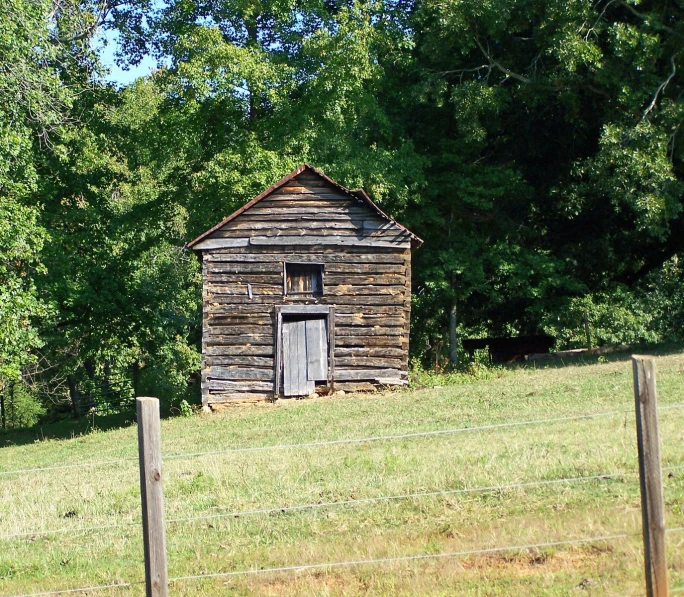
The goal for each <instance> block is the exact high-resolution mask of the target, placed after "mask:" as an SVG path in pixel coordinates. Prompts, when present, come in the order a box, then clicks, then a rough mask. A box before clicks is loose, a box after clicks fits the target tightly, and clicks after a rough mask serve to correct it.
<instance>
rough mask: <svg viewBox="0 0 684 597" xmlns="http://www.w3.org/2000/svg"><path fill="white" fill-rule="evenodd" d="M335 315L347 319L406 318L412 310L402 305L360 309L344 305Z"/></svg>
mask: <svg viewBox="0 0 684 597" xmlns="http://www.w3.org/2000/svg"><path fill="white" fill-rule="evenodd" d="M335 315H339V316H340V317H346V318H350V317H357V318H358V317H381V316H386V315H389V316H392V317H404V318H406V317H408V316H409V315H410V309H407V308H404V307H402V306H401V305H399V306H393V305H363V306H362V307H361V308H359V309H357V308H356V307H355V306H354V305H344V306H340V308H339V310H336V311H335Z"/></svg>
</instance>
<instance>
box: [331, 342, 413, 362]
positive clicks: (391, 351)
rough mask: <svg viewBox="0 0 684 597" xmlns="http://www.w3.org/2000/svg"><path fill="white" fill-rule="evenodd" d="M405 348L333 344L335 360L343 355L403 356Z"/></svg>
mask: <svg viewBox="0 0 684 597" xmlns="http://www.w3.org/2000/svg"><path fill="white" fill-rule="evenodd" d="M405 354H406V350H405V349H403V348H390V347H377V346H375V347H369V346H365V347H364V346H355V347H351V348H348V347H343V346H339V345H336V346H335V360H337V359H338V358H345V357H397V358H403V357H404V355H405Z"/></svg>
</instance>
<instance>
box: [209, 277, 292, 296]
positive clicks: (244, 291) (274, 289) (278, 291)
mask: <svg viewBox="0 0 684 597" xmlns="http://www.w3.org/2000/svg"><path fill="white" fill-rule="evenodd" d="M247 284H248V282H244V283H243V282H233V283H229V282H214V281H212V280H207V281H206V283H205V285H204V288H205V290H206V291H207V293H211V294H215V295H216V294H220V295H224V296H227V295H236V296H248V295H249V288H248V287H247ZM250 286H251V289H252V297H257V296H259V295H263V296H272V295H282V294H283V283H282V281H281V282H280V283H279V284H278V283H274V284H250ZM271 300H273V299H271Z"/></svg>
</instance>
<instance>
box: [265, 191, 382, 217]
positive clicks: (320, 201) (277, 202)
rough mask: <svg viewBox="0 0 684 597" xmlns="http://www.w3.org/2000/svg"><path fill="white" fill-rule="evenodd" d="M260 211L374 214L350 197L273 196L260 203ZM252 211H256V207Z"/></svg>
mask: <svg viewBox="0 0 684 597" xmlns="http://www.w3.org/2000/svg"><path fill="white" fill-rule="evenodd" d="M258 206H259V211H261V212H263V211H265V210H267V209H271V210H283V209H302V208H304V207H308V208H311V209H314V210H316V211H319V210H320V211H325V210H327V209H354V208H356V209H359V208H360V209H363V210H365V213H367V214H371V213H373V212H372V211H371V210H370V209H368V208H367V207H366V206H363V205H361V204H360V203H359V202H358V201H356V200H355V199H352V198H350V197H334V196H331V195H325V196H323V195H308V196H304V195H295V194H287V195H279V196H275V195H271V196H270V197H269V198H268V199H263V200H262V201H260V202H259V203H258ZM252 209H256V206H255V207H253V208H252Z"/></svg>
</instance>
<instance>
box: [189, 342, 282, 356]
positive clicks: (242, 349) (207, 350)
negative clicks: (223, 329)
mask: <svg viewBox="0 0 684 597" xmlns="http://www.w3.org/2000/svg"><path fill="white" fill-rule="evenodd" d="M202 352H203V354H205V355H207V356H210V357H213V356H217V357H236V356H262V357H263V356H270V357H273V344H270V345H268V344H264V345H261V346H259V345H254V344H249V345H246V346H239V345H234V346H230V345H229V346H226V345H217V346H205V347H204V348H203V350H202Z"/></svg>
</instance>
